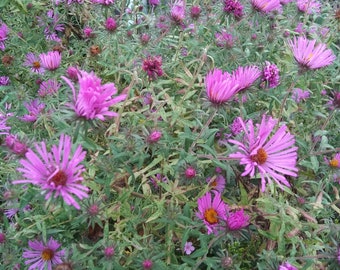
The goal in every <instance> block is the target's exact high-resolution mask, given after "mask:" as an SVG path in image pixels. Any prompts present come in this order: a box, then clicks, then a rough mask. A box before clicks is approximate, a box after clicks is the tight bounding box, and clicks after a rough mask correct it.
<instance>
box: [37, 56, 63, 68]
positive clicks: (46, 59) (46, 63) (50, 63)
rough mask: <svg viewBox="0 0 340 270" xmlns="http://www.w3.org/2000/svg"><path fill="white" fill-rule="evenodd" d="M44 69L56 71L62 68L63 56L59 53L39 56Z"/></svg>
mask: <svg viewBox="0 0 340 270" xmlns="http://www.w3.org/2000/svg"><path fill="white" fill-rule="evenodd" d="M39 58H40V62H41V65H42V67H43V68H45V69H47V70H51V71H52V70H56V69H57V68H58V67H59V66H60V62H61V54H60V52H58V51H50V52H48V53H42V54H40V55H39Z"/></svg>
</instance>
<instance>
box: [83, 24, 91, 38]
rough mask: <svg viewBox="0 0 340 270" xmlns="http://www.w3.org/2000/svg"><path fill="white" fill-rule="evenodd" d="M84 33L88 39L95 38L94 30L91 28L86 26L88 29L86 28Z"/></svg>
mask: <svg viewBox="0 0 340 270" xmlns="http://www.w3.org/2000/svg"><path fill="white" fill-rule="evenodd" d="M83 32H84V35H85V37H86V38H91V37H93V30H92V28H91V27H89V26H86V27H85V28H84V30H83Z"/></svg>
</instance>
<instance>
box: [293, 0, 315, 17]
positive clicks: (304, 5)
mask: <svg viewBox="0 0 340 270" xmlns="http://www.w3.org/2000/svg"><path fill="white" fill-rule="evenodd" d="M296 5H297V8H298V10H299V11H301V12H304V13H307V14H312V13H320V11H321V3H320V2H319V1H317V0H297V1H296Z"/></svg>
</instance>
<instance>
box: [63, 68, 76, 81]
mask: <svg viewBox="0 0 340 270" xmlns="http://www.w3.org/2000/svg"><path fill="white" fill-rule="evenodd" d="M66 75H67V77H69V78H70V79H71V80H72V81H77V80H78V75H79V69H78V68H77V67H72V66H71V67H68V68H67V70H66Z"/></svg>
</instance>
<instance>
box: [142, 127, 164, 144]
mask: <svg viewBox="0 0 340 270" xmlns="http://www.w3.org/2000/svg"><path fill="white" fill-rule="evenodd" d="M162 135H163V134H162V132H161V131H159V130H155V131H153V132H151V133H150V134H149V136H148V137H147V139H146V140H147V142H148V143H151V144H152V143H156V142H158V141H159V140H160V139H161V138H162Z"/></svg>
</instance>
